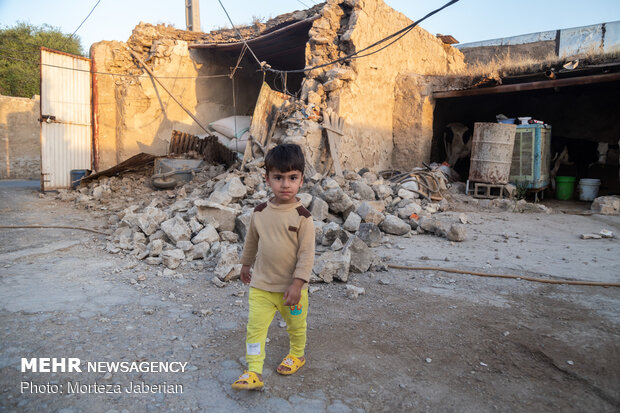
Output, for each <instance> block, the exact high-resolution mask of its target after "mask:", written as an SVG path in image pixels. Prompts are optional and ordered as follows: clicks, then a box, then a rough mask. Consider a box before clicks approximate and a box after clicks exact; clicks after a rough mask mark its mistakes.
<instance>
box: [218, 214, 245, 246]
mask: <svg viewBox="0 0 620 413" xmlns="http://www.w3.org/2000/svg"><path fill="white" fill-rule="evenodd" d="M251 221H252V211H247V212H244V213H243V214H241V215H239V216H238V217H237V218H236V219H235V232H236V233H237V234H239V237H241V239H242V240H244V239H245V236H246V235H247V233H248V229H250V222H251ZM222 232H226V231H222Z"/></svg>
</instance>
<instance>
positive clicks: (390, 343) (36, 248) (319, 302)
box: [0, 182, 620, 412]
mask: <svg viewBox="0 0 620 413" xmlns="http://www.w3.org/2000/svg"><path fill="white" fill-rule="evenodd" d="M0 192H1V193H0V211H1V214H2V221H3V222H4V223H5V225H17V224H22V225H75V226H84V227H89V228H97V227H102V226H105V219H104V218H103V217H101V218H99V217H95V216H94V215H93V214H92V213H89V212H88V211H84V210H78V209H75V208H73V207H72V206H71V205H68V204H66V203H63V202H59V201H57V200H55V199H53V196H49V195H47V196H43V197H42V198H41V197H40V194H39V192H38V191H37V190H36V187H35V186H33V185H30V186H28V185H24V184H23V183H11V182H3V183H2V184H1V185H0ZM441 214H443V215H444V219H445V220H451V219H453V220H455V221H456V220H457V219H458V216H459V215H460V212H454V211H452V212H450V211H449V212H444V213H441ZM466 215H467V217H468V219H469V223H468V224H467V226H468V231H469V234H470V237H469V239H468V240H467V241H465V242H463V243H451V242H448V241H447V240H445V239H444V238H439V237H435V236H433V235H416V236H413V237H412V238H403V237H392V238H391V241H390V242H389V243H387V244H384V245H383V246H381V247H378V248H376V249H375V250H374V251H375V252H377V253H378V254H380V255H382V256H386V257H389V258H390V261H391V262H393V263H396V264H404V265H407V264H411V265H424V266H434V267H448V268H458V269H465V270H467V269H469V270H478V271H485V272H494V273H510V274H523V275H537V274H544V275H547V276H550V277H552V278H574V279H585V280H599V281H610V282H618V280H619V279H620V270H619V268H620V266H619V265H618V264H619V261H620V258H619V255H618V251H619V250H620V249H619V248H618V246H619V241H618V238H614V239H600V240H581V239H579V235H580V234H581V233H584V232H598V231H600V230H601V229H603V228H605V229H609V230H612V231H613V232H614V233H616V234H618V233H620V217H618V216H602V215H592V216H581V215H574V214H560V213H556V214H527V213H513V212H510V211H507V212H499V213H491V212H488V213H481V212H475V211H470V212H466ZM104 248H105V237H104V236H100V235H96V234H92V233H89V232H84V231H78V230H59V229H15V230H2V231H0V326H1V327H2V329H1V333H0V343H2V351H1V353H0V371H1V375H0V389H1V391H2V395H1V397H0V408H1V409H2V410H7V411H24V412H40V411H60V412H81V411H84V412H107V411H128V412H129V411H131V412H133V411H244V410H254V411H288V410H290V409H295V410H296V411H311V412H316V411H328V412H353V411H402V410H405V409H407V410H413V411H476V412H484V411H496V410H504V411H603V412H605V411H610V412H611V411H618V410H619V409H620V390H619V389H620V328H619V325H620V295H619V294H618V289H617V288H600V287H577V286H568V285H549V284H538V283H530V282H525V281H522V280H521V281H519V280H504V279H495V278H481V277H475V276H470V275H459V274H449V273H445V272H438V271H430V270H429V271H403V270H392V269H390V270H389V271H388V272H378V273H363V274H351V276H350V279H349V283H350V284H354V285H356V286H359V287H364V288H365V290H366V291H365V294H364V295H361V296H360V297H359V298H358V299H356V300H350V299H348V298H346V295H345V284H342V283H332V284H317V285H318V286H319V287H320V289H319V290H318V291H315V292H313V293H312V295H311V304H310V312H309V317H308V323H309V331H308V348H307V357H308V364H307V365H306V366H305V367H304V368H303V369H302V370H301V371H300V372H299V373H298V374H297V375H295V376H291V377H282V376H279V375H277V374H275V372H274V370H275V367H276V366H277V364H278V363H279V361H280V359H281V358H282V357H283V356H284V355H285V354H286V351H287V350H288V341H287V340H288V339H287V335H286V331H285V329H284V328H280V327H279V323H278V320H277V319H276V320H275V321H274V323H273V325H272V326H271V329H270V333H269V338H270V341H269V343H268V350H267V359H266V363H265V380H266V390H265V391H264V392H236V391H233V390H232V389H231V388H230V383H231V382H232V381H233V380H234V379H236V377H237V376H238V375H239V373H240V372H241V371H242V369H243V354H244V347H245V346H244V336H245V321H246V316H247V287H246V286H244V285H242V284H241V283H240V282H238V281H237V282H232V283H230V284H229V285H228V286H227V287H225V288H217V287H216V286H215V285H214V284H212V283H211V282H210V280H211V279H212V278H213V274H208V273H206V271H205V270H198V269H192V268H191V266H187V267H181V268H179V269H177V270H176V271H173V272H166V273H161V272H160V274H161V275H159V276H158V275H157V274H156V273H155V271H154V270H153V269H152V268H153V267H150V266H148V265H146V264H144V263H143V262H139V261H136V260H133V259H129V258H126V257H121V256H116V255H110V254H108V253H107V252H106V251H105V250H104ZM143 278H145V279H143ZM138 280H141V281H138ZM22 357H25V358H31V357H79V358H80V359H81V360H82V362H86V361H129V362H131V361H181V362H188V364H187V368H186V371H185V372H183V373H176V374H173V373H168V374H166V373H115V374H105V373H88V372H83V373H21V371H20V359H21V358H22ZM68 381H71V382H73V383H75V382H78V381H79V382H80V383H82V384H93V383H95V382H96V383H99V384H120V385H121V386H123V389H124V388H125V386H128V385H129V383H130V382H133V383H139V382H142V381H144V382H146V383H150V384H156V383H163V382H167V383H168V384H181V385H182V386H183V393H179V394H174V393H161V392H160V393H154V394H149V393H146V394H127V393H122V394H100V393H91V394H85V393H82V394H80V393H72V394H67V392H66V389H67V382H68ZM21 382H32V383H33V384H38V385H41V384H45V383H48V382H49V383H51V384H58V385H63V387H64V389H65V392H64V393H63V394H30V393H29V392H26V393H24V394H20V383H21Z"/></svg>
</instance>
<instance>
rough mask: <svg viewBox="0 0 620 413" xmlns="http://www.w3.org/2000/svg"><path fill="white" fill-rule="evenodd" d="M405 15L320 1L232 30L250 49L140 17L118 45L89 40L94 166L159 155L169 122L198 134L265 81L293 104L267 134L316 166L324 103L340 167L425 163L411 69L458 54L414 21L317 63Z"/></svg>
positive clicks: (423, 108)
mask: <svg viewBox="0 0 620 413" xmlns="http://www.w3.org/2000/svg"><path fill="white" fill-rule="evenodd" d="M411 23H412V22H411V20H409V19H408V18H407V17H406V16H404V15H403V14H401V13H399V12H397V11H395V10H393V9H392V8H390V7H388V6H387V5H386V4H385V3H384V2H383V1H382V0H368V1H356V0H345V1H343V0H330V1H328V2H327V3H324V4H320V5H317V6H315V7H313V8H311V9H308V10H304V11H298V12H294V13H290V14H286V15H282V16H279V17H277V18H275V19H272V20H270V21H268V22H266V23H264V24H263V23H258V22H257V24H255V25H253V26H250V27H245V28H241V29H240V30H241V34H242V35H243V37H244V38H245V39H247V45H248V46H249V47H250V49H251V50H248V48H247V47H246V46H245V44H244V42H241V41H239V37H238V35H237V33H236V31H235V30H233V29H226V30H219V31H214V32H211V33H195V32H187V31H182V30H176V29H173V28H171V27H166V26H163V25H159V26H152V25H150V24H143V23H141V24H139V25H138V26H137V27H136V28H135V29H134V31H133V34H132V36H131V37H130V38H129V40H128V41H127V42H126V43H123V42H108V41H104V42H99V43H96V44H94V45H93V46H92V48H91V58H92V62H93V71H94V72H99V73H100V74H96V73H95V74H93V110H94V116H93V118H94V136H93V141H94V143H95V145H94V146H95V149H94V151H95V153H94V158H95V165H96V167H97V169H98V170H102V169H105V168H108V167H110V166H113V165H116V164H117V163H119V162H121V161H123V160H126V159H127V158H129V157H131V156H133V155H135V154H138V153H140V152H147V153H151V154H156V155H161V154H165V153H166V149H167V147H168V142H169V141H170V137H171V134H172V131H173V130H179V131H182V132H186V133H190V134H195V135H204V134H205V130H204V127H205V126H206V125H208V124H209V123H211V122H213V121H215V120H218V119H221V118H224V117H227V116H232V115H252V114H253V113H254V110H255V107H256V104H257V100H258V97H259V93H260V91H261V86H262V84H263V81H264V82H266V83H267V84H268V85H269V86H270V88H271V89H273V90H276V91H279V92H283V93H285V94H287V95H289V96H292V97H294V98H295V99H292V100H295V101H296V102H298V103H297V105H296V106H295V105H293V107H292V108H290V109H289V110H288V112H287V113H285V114H284V116H282V118H281V120H280V122H279V123H278V128H277V129H276V130H275V132H274V138H273V142H296V143H300V144H302V145H303V147H304V148H305V149H306V151H307V155H308V158H309V159H310V160H311V163H312V165H313V166H314V167H315V168H317V169H320V168H321V165H320V164H321V162H323V161H324V160H325V152H326V148H325V146H326V145H325V144H324V140H323V137H322V128H321V126H320V124H319V118H320V115H321V114H322V111H324V110H325V109H326V108H331V109H332V110H333V111H334V112H335V113H337V114H338V115H339V116H340V117H342V118H344V119H345V120H346V121H345V124H344V134H343V136H342V138H341V140H340V142H339V145H338V158H339V159H338V160H339V163H340V164H341V165H342V167H343V168H349V169H355V170H357V169H359V168H362V167H370V168H372V169H373V170H384V169H390V168H403V169H407V168H411V167H413V166H419V165H421V164H422V162H426V161H429V159H430V154H431V142H432V137H433V110H434V103H433V102H432V99H431V96H430V95H429V93H428V91H425V90H424V87H420V84H419V83H420V79H419V77H420V76H425V75H434V76H437V77H438V78H440V77H443V76H445V75H455V74H457V73H459V72H460V71H462V70H463V69H464V67H465V63H464V57H463V55H462V53H461V52H460V51H458V50H457V49H456V48H454V47H452V46H450V45H448V44H445V43H444V42H442V40H440V39H439V38H437V37H435V36H433V35H431V34H430V33H428V32H426V31H425V30H423V29H421V28H419V27H415V28H413V29H412V30H410V31H407V32H406V36H403V37H402V38H400V39H399V40H398V41H396V42H394V43H393V44H391V45H390V46H389V47H386V48H383V47H384V46H385V44H381V45H378V46H377V47H374V48H371V49H369V50H367V51H365V52H362V53H361V54H360V55H358V57H361V58H356V59H350V60H343V61H340V62H338V63H335V64H330V65H328V66H324V67H320V66H321V65H322V64H325V63H328V62H331V61H336V60H338V59H341V58H343V57H345V56H347V55H349V54H351V53H353V52H357V51H360V50H361V49H363V48H365V47H367V46H369V45H372V44H373V43H374V42H376V41H378V40H380V39H382V38H385V37H387V36H389V35H391V34H392V33H393V32H394V28H401V27H406V26H407V25H410V24H411ZM379 49H383V50H380V51H379ZM374 52H377V53H374ZM132 54H135V55H137V56H138V57H139V59H140V60H141V61H142V62H143V63H144V64H145V65H148V67H149V69H150V70H151V71H152V73H153V75H154V77H156V78H157V80H158V81H155V80H154V79H153V78H152V77H150V76H149V75H148V74H147V72H146V71H145V70H144V69H143V66H142V64H141V63H139V62H138V61H137V60H136V58H135V57H134V56H133V55H132ZM253 54H255V55H256V59H258V61H260V62H261V64H262V65H263V66H262V67H261V66H259V63H258V62H257V61H256V59H255V57H254V56H253ZM315 66H319V68H317V69H315V70H312V71H304V69H307V68H311V67H315ZM261 69H272V70H261ZM109 73H112V74H114V75H113V76H110V75H108V74H109ZM164 86H165V87H164ZM165 89H167V90H168V91H169V92H170V93H168V92H167V91H166V90H165ZM173 96H174V97H176V98H177V99H178V100H179V101H180V102H181V103H182V105H183V106H185V107H186V108H187V109H188V110H189V111H190V112H191V113H193V114H194V115H195V118H196V120H197V121H198V122H197V121H196V120H194V119H192V117H190V115H189V114H188V113H187V112H186V111H185V110H184V109H183V108H182V107H181V106H180V105H179V104H177V103H176V102H174V99H173Z"/></svg>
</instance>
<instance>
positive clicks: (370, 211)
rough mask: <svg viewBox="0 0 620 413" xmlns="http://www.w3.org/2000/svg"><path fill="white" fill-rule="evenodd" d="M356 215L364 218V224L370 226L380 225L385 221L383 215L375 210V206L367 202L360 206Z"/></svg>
mask: <svg viewBox="0 0 620 413" xmlns="http://www.w3.org/2000/svg"><path fill="white" fill-rule="evenodd" d="M356 213H357V214H358V215H359V216H360V217H361V218H362V220H363V221H364V222H367V223H370V224H375V225H379V224H380V223H381V222H383V220H384V219H385V217H384V216H383V214H382V213H381V212H379V211H377V210H376V209H375V208H374V206H373V204H371V203H369V202H366V201H364V202H362V203H361V204H360V206H359V208H357V211H356Z"/></svg>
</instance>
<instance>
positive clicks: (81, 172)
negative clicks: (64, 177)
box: [71, 169, 88, 189]
mask: <svg viewBox="0 0 620 413" xmlns="http://www.w3.org/2000/svg"><path fill="white" fill-rule="evenodd" d="M87 172H88V169H72V170H71V188H73V189H75V188H77V187H78V185H79V184H80V179H82V178H84V177H85V176H86V173H87Z"/></svg>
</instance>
